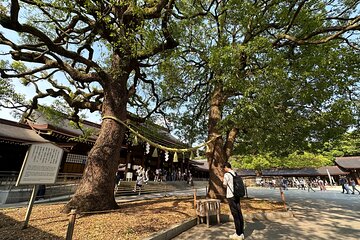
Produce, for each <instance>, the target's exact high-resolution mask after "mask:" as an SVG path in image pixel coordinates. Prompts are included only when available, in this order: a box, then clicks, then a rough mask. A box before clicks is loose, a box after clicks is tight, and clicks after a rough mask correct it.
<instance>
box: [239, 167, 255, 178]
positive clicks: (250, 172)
mask: <svg viewBox="0 0 360 240" xmlns="http://www.w3.org/2000/svg"><path fill="white" fill-rule="evenodd" d="M236 172H237V173H238V174H239V175H240V176H243V177H247V176H254V177H255V176H256V172H255V170H252V169H237V170H236Z"/></svg>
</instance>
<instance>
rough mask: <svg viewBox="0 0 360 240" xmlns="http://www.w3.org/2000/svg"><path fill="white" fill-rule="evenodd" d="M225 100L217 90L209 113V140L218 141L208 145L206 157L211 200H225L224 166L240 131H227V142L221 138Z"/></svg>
mask: <svg viewBox="0 0 360 240" xmlns="http://www.w3.org/2000/svg"><path fill="white" fill-rule="evenodd" d="M224 100H225V94H224V92H223V91H222V90H221V87H220V86H217V88H215V90H214V92H213V93H212V97H211V102H210V103H211V105H210V113H209V131H208V135H209V136H208V138H209V139H212V138H216V140H214V141H212V142H210V143H209V144H208V149H207V152H206V156H207V159H208V162H209V175H210V177H209V192H208V196H209V197H210V198H217V199H222V200H223V199H224V198H225V188H224V187H223V184H222V179H223V176H224V170H223V168H222V165H223V164H224V163H225V162H227V161H228V159H229V157H230V155H231V152H232V149H233V146H234V141H235V138H236V136H237V134H238V129H237V128H236V127H233V128H232V129H230V130H229V131H227V134H226V138H225V142H224V140H223V137H222V136H220V135H221V132H220V130H219V129H218V124H219V122H220V121H221V118H222V104H223V101H224ZM218 136H219V137H218Z"/></svg>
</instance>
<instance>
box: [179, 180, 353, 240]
mask: <svg viewBox="0 0 360 240" xmlns="http://www.w3.org/2000/svg"><path fill="white" fill-rule="evenodd" d="M248 193H249V197H256V198H261V199H269V200H276V201H280V200H281V199H280V192H279V189H275V190H274V189H268V188H249V189H248ZM285 198H286V201H287V204H288V206H290V208H291V209H292V210H293V212H294V214H295V217H294V218H291V219H282V220H281V219H279V220H276V221H247V222H246V228H245V236H246V239H249V240H251V239H294V240H295V239H309V240H313V239H315V240H316V239H319V240H325V239H344V240H358V239H360V195H359V194H355V195H352V194H349V195H347V194H342V193H341V190H340V188H339V187H335V188H332V189H329V190H328V191H326V192H320V191H316V192H307V191H304V190H298V189H290V190H288V191H285ZM233 233H234V225H233V223H225V224H221V225H213V226H211V227H210V228H207V227H206V225H205V224H201V225H198V226H196V227H194V228H192V229H190V230H189V231H187V232H185V233H182V234H180V235H179V236H178V237H176V238H174V239H177V240H180V239H184V240H185V239H216V240H217V239H219V240H220V239H229V238H228V235H230V234H233Z"/></svg>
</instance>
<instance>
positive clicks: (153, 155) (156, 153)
mask: <svg viewBox="0 0 360 240" xmlns="http://www.w3.org/2000/svg"><path fill="white" fill-rule="evenodd" d="M151 156H152V157H158V156H159V154H158V151H157V148H155V150H154V152H153V154H152V155H151Z"/></svg>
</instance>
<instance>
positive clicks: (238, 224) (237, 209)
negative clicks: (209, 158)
mask: <svg viewBox="0 0 360 240" xmlns="http://www.w3.org/2000/svg"><path fill="white" fill-rule="evenodd" d="M223 168H224V170H225V174H224V179H223V185H224V187H226V199H227V201H228V203H229V208H230V211H231V214H232V216H233V218H234V223H235V229H236V233H234V234H232V235H230V236H229V237H230V239H238V240H242V239H245V237H244V218H243V215H242V212H241V206H240V198H239V197H235V196H234V193H233V191H234V190H233V189H234V184H233V176H235V175H236V173H235V171H234V170H232V168H231V164H230V163H228V162H226V163H224V165H223Z"/></svg>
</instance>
